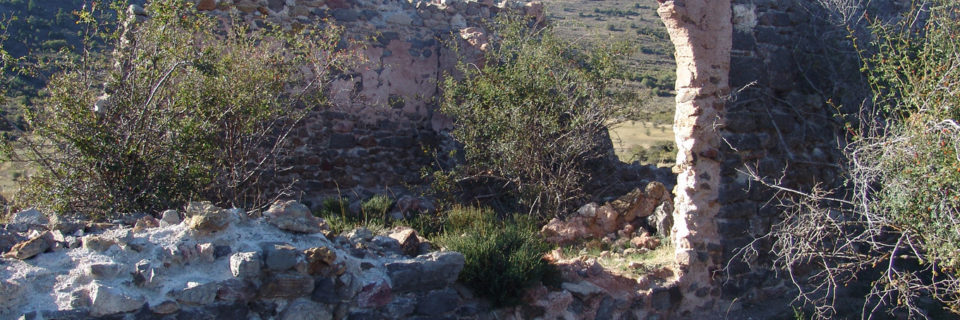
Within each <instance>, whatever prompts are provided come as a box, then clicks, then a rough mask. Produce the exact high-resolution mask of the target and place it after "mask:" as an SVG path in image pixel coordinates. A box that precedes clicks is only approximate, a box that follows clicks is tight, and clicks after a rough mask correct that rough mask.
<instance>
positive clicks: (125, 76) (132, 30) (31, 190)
mask: <svg viewBox="0 0 960 320" xmlns="http://www.w3.org/2000/svg"><path fill="white" fill-rule="evenodd" d="M115 8H116V9H117V15H118V21H121V22H123V25H121V26H117V27H114V26H112V25H111V24H109V23H102V22H98V21H95V20H94V18H93V15H92V14H81V15H80V19H81V22H82V23H86V24H88V25H90V26H91V27H90V28H88V30H92V32H94V33H95V35H96V36H103V37H107V38H108V39H112V40H113V41H114V43H115V48H116V49H115V50H114V51H113V52H112V53H110V54H96V53H91V52H85V53H84V56H83V58H82V59H80V61H78V62H76V63H72V64H69V65H68V67H67V68H65V70H67V71H65V72H62V73H60V74H57V75H56V76H54V77H53V78H52V79H51V81H50V83H49V85H48V87H47V89H46V95H45V97H44V98H43V100H42V102H41V103H39V104H38V105H36V106H34V107H32V108H31V109H30V110H29V112H28V115H29V116H28V124H29V126H30V127H31V128H32V129H33V132H32V135H31V136H30V137H28V138H26V139H21V143H22V144H20V145H14V146H13V149H16V150H24V151H22V152H19V153H17V154H10V155H11V156H21V157H20V158H21V159H23V160H27V161H30V162H33V163H36V164H38V165H39V172H38V173H37V174H36V175H33V176H32V177H30V179H29V180H28V182H27V185H26V188H25V189H24V190H23V192H21V193H20V195H19V196H18V198H17V201H18V203H20V204H22V205H38V206H42V207H44V208H47V209H50V210H52V211H54V212H57V213H78V214H84V215H87V216H93V217H103V216H109V215H113V214H117V213H123V212H157V211H159V210H162V209H165V208H171V207H176V206H179V205H181V204H183V203H184V202H186V201H188V200H199V199H206V200H212V201H215V202H217V203H219V204H220V205H224V206H240V207H247V208H250V207H256V206H258V205H260V204H262V203H263V202H264V201H266V200H267V199H266V198H265V195H264V193H265V190H264V189H263V188H264V186H265V183H266V182H269V180H270V179H271V178H272V175H273V174H275V173H276V172H277V170H279V169H280V168H278V167H277V165H276V162H275V161H276V160H277V158H278V157H280V156H281V155H283V151H284V145H285V143H284V142H285V138H286V136H287V134H289V133H290V131H291V129H292V128H293V127H294V126H295V125H296V124H297V123H298V121H299V120H300V119H301V118H302V117H303V116H304V114H305V113H306V112H307V111H308V110H309V108H310V107H313V106H318V105H323V104H324V103H325V100H324V94H323V89H324V84H325V83H326V80H327V76H328V75H329V74H330V72H331V71H334V70H336V69H337V68H340V67H343V66H345V64H346V63H347V62H349V61H351V59H352V58H351V57H353V56H352V55H351V54H352V53H351V52H348V51H345V50H338V49H336V46H337V44H338V43H339V41H340V30H341V29H340V28H338V27H336V26H332V25H327V26H323V27H321V28H317V29H303V30H300V31H295V32H282V31H280V30H279V28H272V27H267V28H262V29H258V30H250V29H249V28H248V27H246V26H245V25H244V24H242V23H239V22H238V21H235V22H229V21H227V22H224V21H222V20H218V19H214V18H213V17H209V16H204V15H201V14H198V13H197V12H196V9H195V8H194V5H193V4H192V3H189V2H184V1H182V0H158V1H153V2H151V3H150V4H149V5H148V6H147V7H146V12H147V13H148V14H149V18H147V19H144V21H142V22H139V23H136V22H135V21H136V20H137V19H143V17H142V16H140V17H138V16H135V15H134V13H133V11H132V10H131V11H130V12H127V11H124V10H120V8H124V7H123V6H119V5H118V6H115ZM102 30H108V31H112V32H104V31H102ZM88 38H89V37H88Z"/></svg>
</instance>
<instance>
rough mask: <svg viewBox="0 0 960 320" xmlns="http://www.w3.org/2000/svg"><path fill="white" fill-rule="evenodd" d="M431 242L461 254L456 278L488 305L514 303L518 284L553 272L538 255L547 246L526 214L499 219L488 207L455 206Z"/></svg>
mask: <svg viewBox="0 0 960 320" xmlns="http://www.w3.org/2000/svg"><path fill="white" fill-rule="evenodd" d="M437 241H438V243H439V244H440V245H441V246H443V247H444V248H447V249H449V250H453V251H457V252H460V253H462V254H463V255H464V257H465V258H466V263H465V264H464V266H463V271H461V272H460V278H459V280H460V281H461V282H463V283H464V284H466V285H467V286H469V287H470V288H471V289H473V290H474V292H476V293H477V294H480V295H481V296H483V297H486V298H487V299H490V301H491V302H492V303H493V305H494V306H498V307H499V306H512V305H516V304H518V303H519V302H520V298H522V297H523V293H524V292H523V290H524V289H526V288H528V287H530V286H532V285H534V284H536V283H538V282H540V281H548V282H549V281H552V280H553V279H555V278H556V275H557V272H558V271H557V270H556V267H555V266H554V265H551V264H550V263H548V262H547V261H545V260H544V259H543V256H544V255H545V254H547V253H548V252H549V251H550V250H551V249H552V247H551V245H550V244H548V243H546V242H545V241H543V239H542V238H540V236H539V233H538V232H537V228H536V224H535V223H534V220H533V219H531V218H530V217H528V216H517V217H516V218H515V219H513V220H512V221H500V220H498V219H497V217H496V214H494V213H493V211H491V210H489V209H478V208H468V207H456V208H454V209H453V210H451V211H450V212H448V213H447V224H446V230H445V231H444V233H443V235H442V236H440V237H439V239H438V240H437Z"/></svg>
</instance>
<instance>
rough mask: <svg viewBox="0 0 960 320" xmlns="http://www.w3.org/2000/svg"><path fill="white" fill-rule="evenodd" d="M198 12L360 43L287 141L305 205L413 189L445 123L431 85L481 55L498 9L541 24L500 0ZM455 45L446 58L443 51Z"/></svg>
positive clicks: (250, 2) (338, 1)
mask: <svg viewBox="0 0 960 320" xmlns="http://www.w3.org/2000/svg"><path fill="white" fill-rule="evenodd" d="M193 1H194V2H196V3H197V8H198V9H199V10H201V11H203V12H207V13H210V14H214V15H221V16H239V17H241V18H242V19H245V20H246V22H247V23H250V24H251V25H252V26H259V25H263V24H264V23H265V22H271V23H276V24H279V25H281V26H284V27H290V28H295V27H298V26H300V25H310V24H317V23H318V22H319V21H321V20H328V21H331V22H333V23H336V24H338V25H342V26H344V27H345V32H344V34H345V37H347V38H350V39H352V40H357V41H360V42H362V43H364V44H365V46H366V47H365V51H364V54H365V55H366V62H365V63H364V64H363V65H361V66H359V67H357V68H356V69H355V72H354V73H352V74H346V75H340V76H338V77H337V78H336V79H334V82H333V83H332V88H331V92H330V94H331V100H332V104H333V106H331V107H329V108H319V110H316V111H315V112H314V113H312V114H311V115H309V116H308V117H307V119H306V121H305V122H304V123H303V124H302V125H301V126H300V130H298V131H297V132H296V133H295V134H294V135H293V138H292V139H291V140H292V142H293V150H294V152H293V154H291V155H290V156H289V157H287V160H288V163H287V165H288V166H289V167H290V168H291V169H290V170H289V171H287V172H284V173H281V176H280V177H279V178H281V179H279V180H278V181H286V180H291V179H295V180H297V181H298V183H297V184H296V185H295V190H296V191H303V192H305V199H308V198H311V197H317V198H320V197H323V196H327V195H329V194H336V193H337V192H338V191H341V192H347V193H350V191H349V190H350V189H352V188H355V187H360V188H363V190H367V191H372V192H388V191H398V190H399V189H402V188H403V186H404V185H412V184H417V183H419V180H420V179H419V175H418V172H419V171H420V168H422V167H423V166H424V165H427V164H429V162H430V157H429V155H427V154H425V152H424V151H423V147H431V146H435V145H436V144H437V142H438V140H437V134H436V132H437V130H438V129H442V128H446V127H447V126H449V125H450V121H449V119H446V118H444V117H442V116H440V115H439V114H437V113H434V109H435V107H436V104H437V98H438V97H437V96H438V81H440V79H441V78H442V76H443V75H444V74H445V73H450V72H453V71H454V69H455V66H456V63H457V60H458V55H459V56H463V55H469V54H474V55H475V54H478V53H479V52H480V51H479V50H481V49H483V48H484V47H485V44H486V31H485V28H484V26H485V24H486V22H487V21H489V20H490V19H492V18H493V17H494V16H496V15H497V14H498V13H499V12H502V11H503V10H518V11H519V12H523V13H526V14H528V15H530V16H531V17H533V18H535V19H542V17H543V15H542V5H540V4H539V3H527V2H526V1H520V2H515V1H514V2H509V4H508V3H507V2H506V1H500V0H480V1H477V0H457V1H450V0H443V1H422V0H193ZM449 41H457V42H459V45H460V47H461V48H462V51H461V52H459V53H453V52H451V51H450V50H449V49H448V48H447V47H446V46H445V45H444V43H446V42H449Z"/></svg>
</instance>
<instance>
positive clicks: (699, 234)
mask: <svg viewBox="0 0 960 320" xmlns="http://www.w3.org/2000/svg"><path fill="white" fill-rule="evenodd" d="M197 2H198V7H199V8H200V9H203V10H212V11H213V12H214V13H217V14H240V15H241V16H244V17H245V18H246V19H247V20H248V21H250V22H251V23H257V22H256V21H258V20H260V21H262V20H270V21H272V22H276V23H280V24H286V25H294V24H298V23H299V24H307V23H311V22H312V21H316V20H317V19H323V18H327V19H331V20H333V21H335V22H336V23H338V24H342V25H344V26H345V27H346V28H347V32H346V33H347V34H348V35H354V36H359V35H372V34H378V32H379V34H378V36H377V38H376V41H372V42H368V43H367V45H368V48H367V49H366V52H365V53H366V55H367V57H368V59H369V60H368V62H367V64H366V65H365V66H363V67H361V68H359V70H361V71H358V72H357V73H356V74H354V75H352V77H340V78H338V79H337V80H336V81H335V83H334V86H333V87H334V88H333V100H334V102H335V104H336V105H337V107H336V108H333V109H327V110H319V111H317V112H315V113H313V114H312V115H310V117H309V119H308V121H306V123H305V124H304V125H303V126H301V128H300V131H299V132H298V133H297V134H296V135H295V137H294V138H293V143H294V145H295V146H296V148H295V150H296V151H295V153H294V155H293V156H292V159H294V160H293V161H294V163H292V164H293V165H294V166H293V169H292V172H291V174H292V177H294V178H297V179H298V180H299V181H300V185H299V189H300V190H327V191H329V190H334V189H341V190H347V189H350V188H353V187H358V186H359V187H362V188H364V189H366V190H379V191H383V190H384V188H397V187H401V186H402V185H405V184H406V185H410V184H416V183H417V182H419V176H418V174H417V172H419V169H420V168H421V167H423V166H425V165H427V164H429V158H427V157H424V154H423V152H422V150H421V147H422V146H430V145H436V143H438V142H439V141H440V139H442V137H440V136H439V135H438V133H437V132H438V130H439V129H442V128H446V127H448V126H449V119H445V118H444V117H442V116H441V115H439V114H436V113H434V109H435V106H436V100H435V97H436V95H437V93H438V87H437V81H438V80H439V79H441V77H442V75H443V73H444V72H445V71H447V72H449V71H451V70H453V68H454V66H455V63H456V55H455V54H453V53H452V52H450V51H449V50H448V49H447V48H445V47H444V45H443V41H449V40H451V39H455V40H456V41H460V42H461V44H466V47H467V48H468V50H473V51H474V52H477V50H478V49H480V48H479V47H480V46H481V45H482V44H483V43H485V39H484V38H485V35H484V34H485V30H484V28H483V23H484V21H485V20H487V19H490V18H492V17H494V16H495V15H496V14H497V13H498V12H500V11H501V10H504V9H506V8H509V7H510V6H508V5H507V4H506V3H504V2H501V1H494V0H481V1H446V0H434V1H411V0H406V1H402V0H401V1H396V0H382V1H378V0H328V1H323V0H288V1H282V0H258V1H253V0H232V1H231V0H198V1H197ZM814 6H815V4H811V3H808V2H804V1H797V0H788V1H777V0H724V1H708V0H686V1H683V0H674V1H665V2H663V3H661V6H660V8H659V9H658V12H659V14H660V16H661V18H662V20H663V21H664V23H665V24H666V25H667V28H668V31H669V32H670V36H671V40H672V41H673V42H674V46H675V49H676V52H675V53H676V54H675V56H676V58H677V66H678V67H677V113H676V116H675V124H674V131H675V136H676V141H677V142H678V146H679V150H680V152H679V154H678V159H677V165H676V167H675V172H676V173H678V180H677V181H678V184H677V187H676V188H675V189H674V194H675V207H676V209H675V211H674V221H675V224H674V227H673V230H672V236H673V241H674V243H675V244H676V245H677V253H676V258H677V262H678V263H679V264H680V266H681V268H680V275H681V277H680V281H679V285H678V289H679V292H677V291H675V290H671V291H670V292H669V299H668V300H669V301H670V303H671V304H672V305H673V306H672V307H671V310H672V312H673V313H674V314H675V315H678V316H680V317H686V316H690V315H691V314H710V313H709V312H713V311H716V310H725V311H729V310H737V309H739V308H741V307H749V306H750V305H751V304H753V303H755V302H757V301H762V299H763V298H764V297H770V296H783V295H785V294H788V293H787V291H788V290H789V288H787V287H785V286H784V285H783V280H782V279H777V278H776V277H775V275H774V273H773V272H772V271H771V270H770V269H769V259H767V257H764V256H760V257H758V258H757V259H755V260H754V261H753V262H754V264H752V265H748V264H746V263H742V262H740V261H739V260H738V259H733V258H734V255H735V253H736V250H737V249H738V248H741V247H743V246H745V245H747V244H748V243H750V242H751V241H753V239H754V238H755V237H758V236H760V235H763V234H765V233H766V232H768V231H769V229H770V226H771V225H772V224H773V223H775V222H776V220H775V219H776V216H777V214H778V213H779V210H780V208H778V207H776V206H775V204H774V203H771V202H770V199H771V198H772V197H773V196H774V192H773V191H772V190H770V189H767V188H764V187H762V186H760V184H758V183H756V182H752V181H751V179H750V178H749V177H748V175H747V174H746V173H745V172H746V171H748V169H750V170H752V171H753V172H756V173H757V174H758V175H759V176H762V177H768V178H774V179H781V178H782V180H781V181H782V182H783V183H785V184H786V185H789V186H798V187H802V186H811V185H813V184H815V183H825V184H831V183H833V182H834V177H836V175H837V174H838V166H837V165H838V164H839V163H840V161H842V157H841V155H840V152H839V148H840V146H841V144H842V138H838V137H842V134H840V131H839V126H840V123H839V122H838V121H836V120H835V118H834V112H835V110H834V109H833V108H832V107H831V106H829V105H828V104H827V103H826V101H827V99H829V98H831V97H829V96H827V95H828V94H824V93H823V91H822V90H820V89H821V88H820V87H819V83H820V82H824V81H827V80H829V79H825V77H828V76H829V72H827V73H824V72H820V73H818V72H816V70H814V69H816V68H818V66H817V64H818V61H817V59H818V58H823V55H824V52H825V50H824V48H823V46H824V42H823V39H820V38H818V36H819V35H821V34H822V33H823V32H824V30H829V29H831V28H835V27H834V26H832V25H831V24H830V23H829V22H827V21H825V20H824V19H823V17H819V16H818V14H819V13H818V12H817V11H816V10H815V8H814ZM514 8H516V9H517V10H522V11H523V12H525V13H526V14H528V15H531V16H533V17H535V18H537V19H542V17H543V16H542V14H543V13H542V7H541V6H540V5H538V4H534V3H521V4H519V5H515V7H514ZM360 37H362V36H360ZM819 68H823V67H822V66H819ZM852 70H853V71H854V72H855V71H856V69H852ZM834 72H835V73H836V72H839V71H838V70H834ZM308 196H309V195H308ZM755 245H756V246H757V248H758V249H759V251H760V252H764V251H765V250H767V249H769V246H770V243H769V242H759V243H755ZM738 297H739V298H738ZM734 298H738V299H737V303H736V304H735V305H733V306H732V307H731V301H733V300H734ZM663 299H667V298H663Z"/></svg>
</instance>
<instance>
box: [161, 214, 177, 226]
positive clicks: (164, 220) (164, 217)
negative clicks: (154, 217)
mask: <svg viewBox="0 0 960 320" xmlns="http://www.w3.org/2000/svg"><path fill="white" fill-rule="evenodd" d="M177 224H180V213H177V210H167V211H164V212H163V213H162V214H160V226H161V227H166V226H172V225H177Z"/></svg>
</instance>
